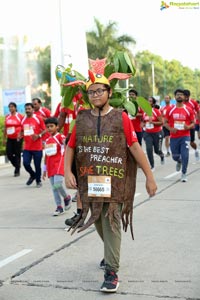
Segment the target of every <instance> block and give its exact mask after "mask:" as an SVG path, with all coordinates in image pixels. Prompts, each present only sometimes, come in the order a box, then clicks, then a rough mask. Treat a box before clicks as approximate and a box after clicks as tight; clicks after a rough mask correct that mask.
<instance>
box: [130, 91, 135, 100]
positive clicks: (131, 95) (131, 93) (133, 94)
mask: <svg viewBox="0 0 200 300" xmlns="http://www.w3.org/2000/svg"><path fill="white" fill-rule="evenodd" d="M129 97H132V98H133V99H136V98H137V96H136V94H135V93H133V92H130V93H129Z"/></svg>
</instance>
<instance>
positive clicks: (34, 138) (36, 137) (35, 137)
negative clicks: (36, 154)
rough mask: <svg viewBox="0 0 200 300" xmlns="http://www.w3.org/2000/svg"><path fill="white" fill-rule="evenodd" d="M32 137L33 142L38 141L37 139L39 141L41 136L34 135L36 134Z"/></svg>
mask: <svg viewBox="0 0 200 300" xmlns="http://www.w3.org/2000/svg"><path fill="white" fill-rule="evenodd" d="M31 137H32V140H33V141H36V140H37V139H39V134H35V133H34V134H32V135H31Z"/></svg>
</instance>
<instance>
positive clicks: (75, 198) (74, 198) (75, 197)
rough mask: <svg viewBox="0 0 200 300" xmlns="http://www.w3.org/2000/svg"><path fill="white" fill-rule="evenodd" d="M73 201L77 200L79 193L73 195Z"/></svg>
mask: <svg viewBox="0 0 200 300" xmlns="http://www.w3.org/2000/svg"><path fill="white" fill-rule="evenodd" d="M72 202H77V193H76V194H75V195H74V196H73V197H72Z"/></svg>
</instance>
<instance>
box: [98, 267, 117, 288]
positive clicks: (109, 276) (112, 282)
mask: <svg viewBox="0 0 200 300" xmlns="http://www.w3.org/2000/svg"><path fill="white" fill-rule="evenodd" d="M118 287H119V281H118V276H117V274H116V273H115V272H113V271H106V272H105V275H104V282H103V284H102V286H101V288H100V291H101V292H105V293H114V292H116V291H117V289H118Z"/></svg>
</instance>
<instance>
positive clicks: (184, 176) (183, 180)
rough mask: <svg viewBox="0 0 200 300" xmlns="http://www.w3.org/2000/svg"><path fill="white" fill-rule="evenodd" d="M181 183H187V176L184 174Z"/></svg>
mask: <svg viewBox="0 0 200 300" xmlns="http://www.w3.org/2000/svg"><path fill="white" fill-rule="evenodd" d="M181 182H187V175H186V174H183V173H182V175H181Z"/></svg>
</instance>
